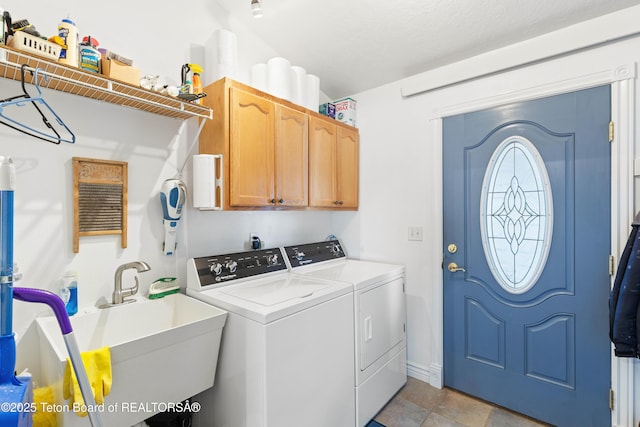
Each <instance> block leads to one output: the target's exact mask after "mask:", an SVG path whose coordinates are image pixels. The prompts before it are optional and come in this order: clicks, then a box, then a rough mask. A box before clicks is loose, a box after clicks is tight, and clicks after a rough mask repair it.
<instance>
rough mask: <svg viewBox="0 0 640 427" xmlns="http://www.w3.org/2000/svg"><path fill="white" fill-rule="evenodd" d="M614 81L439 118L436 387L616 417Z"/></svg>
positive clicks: (554, 419) (571, 421)
mask: <svg viewBox="0 0 640 427" xmlns="http://www.w3.org/2000/svg"><path fill="white" fill-rule="evenodd" d="M609 121H610V88H609V86H603V87H598V88H593V89H588V90H583V91H578V92H574V93H570V94H565V95H558V96H553V97H549V98H544V99H538V100H532V101H526V102H521V103H517V104H512V105H506V106H501V107H496V108H493V109H489V110H485V111H479V112H473V113H469V114H462V115H458V116H454V117H450V118H446V119H444V120H443V141H444V146H443V170H444V172H443V174H444V176H443V182H444V184H443V191H444V231H443V232H444V236H443V237H444V248H443V252H444V263H443V275H444V290H443V293H444V356H445V358H444V383H445V385H446V386H448V387H452V388H455V389H458V390H461V391H463V392H465V393H469V394H471V395H474V396H478V397H480V398H482V399H485V400H488V401H491V402H494V403H496V404H498V405H501V406H504V407H507V408H510V409H513V410H515V411H518V412H521V413H524V414H527V415H529V416H531V417H534V418H537V419H540V420H543V421H545V422H548V423H551V424H554V425H557V426H580V427H586V426H594V427H607V426H610V425H611V421H610V419H611V415H610V410H609V388H610V363H611V362H610V342H609V338H608V325H609V324H608V306H607V303H608V296H609V289H610V276H609V268H608V259H609V252H610V250H609V248H610V241H611V239H610V211H611V205H610V200H611V195H610V188H611V171H610V164H611V161H610V143H609V141H608V127H609V126H608V125H609Z"/></svg>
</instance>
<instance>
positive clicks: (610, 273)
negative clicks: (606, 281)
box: [609, 254, 616, 276]
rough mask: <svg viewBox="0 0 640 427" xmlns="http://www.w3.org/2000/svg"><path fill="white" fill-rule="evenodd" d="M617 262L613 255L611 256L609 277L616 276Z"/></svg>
mask: <svg viewBox="0 0 640 427" xmlns="http://www.w3.org/2000/svg"><path fill="white" fill-rule="evenodd" d="M615 264H616V262H615V259H614V258H613V255H611V254H609V276H613V275H614V274H615V268H616V265H615Z"/></svg>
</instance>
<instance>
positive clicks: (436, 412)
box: [375, 377, 549, 427]
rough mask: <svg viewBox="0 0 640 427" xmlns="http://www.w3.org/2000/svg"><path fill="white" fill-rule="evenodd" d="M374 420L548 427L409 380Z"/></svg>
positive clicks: (390, 424)
mask: <svg viewBox="0 0 640 427" xmlns="http://www.w3.org/2000/svg"><path fill="white" fill-rule="evenodd" d="M375 420H376V421H377V422H379V423H381V424H383V425H385V426H386V427H543V426H549V425H548V424H543V423H540V422H538V421H536V420H532V419H531V418H527V417H524V416H522V415H520V414H516V413H513V412H510V411H508V410H506V409H504V408H500V407H497V406H494V405H492V404H490V403H487V402H484V401H482V400H478V399H475V398H473V397H470V396H468V395H466V394H462V393H459V392H457V391H455V390H451V389H447V388H444V389H442V390H439V389H437V388H435V387H432V386H430V385H429V384H427V383H425V382H422V381H419V380H416V379H414V378H411V377H409V378H408V380H407V384H406V385H405V386H404V387H403V388H402V389H401V390H400V391H399V392H398V394H396V396H395V397H394V398H393V399H392V400H391V402H389V403H388V404H387V405H386V406H385V407H384V408H383V409H382V411H380V413H379V414H378V415H377V416H376V417H375Z"/></svg>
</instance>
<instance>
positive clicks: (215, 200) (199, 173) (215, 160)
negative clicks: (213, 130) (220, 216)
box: [193, 154, 223, 211]
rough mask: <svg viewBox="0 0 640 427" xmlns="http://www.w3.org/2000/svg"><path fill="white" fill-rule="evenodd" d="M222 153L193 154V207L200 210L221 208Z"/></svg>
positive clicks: (217, 209)
mask: <svg viewBox="0 0 640 427" xmlns="http://www.w3.org/2000/svg"><path fill="white" fill-rule="evenodd" d="M222 171H223V162H222V154H196V155H194V156H193V207H194V208H198V209H200V210H201V211H211V210H216V211H219V210H222V206H223V199H222V197H223V191H222V182H223V179H222V177H223V173H222Z"/></svg>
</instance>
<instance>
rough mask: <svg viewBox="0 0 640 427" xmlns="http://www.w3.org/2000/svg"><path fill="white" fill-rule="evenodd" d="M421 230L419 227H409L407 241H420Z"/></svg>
mask: <svg viewBox="0 0 640 427" xmlns="http://www.w3.org/2000/svg"><path fill="white" fill-rule="evenodd" d="M423 233H424V231H423V228H422V227H419V226H410V227H409V240H415V241H422V238H423Z"/></svg>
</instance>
